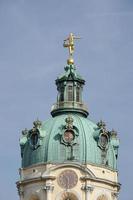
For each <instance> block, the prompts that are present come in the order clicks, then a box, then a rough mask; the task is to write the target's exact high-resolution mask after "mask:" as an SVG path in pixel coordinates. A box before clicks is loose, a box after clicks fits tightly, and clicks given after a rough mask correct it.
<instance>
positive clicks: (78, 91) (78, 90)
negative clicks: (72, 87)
mask: <svg viewBox="0 0 133 200" xmlns="http://www.w3.org/2000/svg"><path fill="white" fill-rule="evenodd" d="M76 101H77V102H79V101H80V88H79V87H77V88H76Z"/></svg>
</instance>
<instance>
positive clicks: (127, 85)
mask: <svg viewBox="0 0 133 200" xmlns="http://www.w3.org/2000/svg"><path fill="white" fill-rule="evenodd" d="M70 32H73V33H74V34H76V35H80V36H81V37H82V39H81V40H80V41H77V42H76V51H75V55H74V57H75V64H76V66H77V69H78V71H79V72H80V74H81V75H82V76H83V77H84V78H85V80H86V86H85V87H84V101H85V102H86V104H87V105H88V107H89V111H90V118H91V119H92V120H93V121H95V122H97V121H99V120H100V119H102V120H104V121H105V122H106V124H107V127H108V129H109V130H110V129H112V128H114V129H115V130H116V131H118V135H119V137H120V142H121V145H120V150H119V163H118V167H119V180H120V182H121V183H122V188H121V192H120V199H121V200H124V199H128V200H132V199H133V192H132V179H133V172H132V166H133V156H132V152H133V147H132V141H133V134H132V124H133V120H132V111H133V109H132V108H133V1H132V0H82V1H81V0H71V1H70V0H67V1H64V0H54V1H52V0H38V1H36V0H0V93H1V95H0V113H1V114H0V122H1V126H0V135H1V145H0V152H1V153H0V160H1V170H0V177H1V182H0V188H1V194H0V199H1V200H4V199H9V197H11V199H14V200H17V199H18V195H17V190H16V188H15V181H17V180H18V179H19V176H18V168H19V167H20V166H21V159H20V149H19V137H20V135H21V131H22V130H23V129H24V128H31V127H32V123H33V121H34V120H35V119H36V118H39V119H40V120H46V119H47V118H49V117H50V109H51V106H52V104H53V103H54V102H55V101H56V94H57V92H56V87H55V84H54V80H55V79H56V77H57V76H58V75H59V74H60V73H62V72H63V68H64V66H65V65H66V59H67V57H68V52H67V50H66V49H63V46H62V44H63V40H64V39H65V38H66V36H67V35H68V34H69V33H70Z"/></svg>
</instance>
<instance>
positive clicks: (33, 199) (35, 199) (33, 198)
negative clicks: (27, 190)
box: [29, 195, 40, 200]
mask: <svg viewBox="0 0 133 200" xmlns="http://www.w3.org/2000/svg"><path fill="white" fill-rule="evenodd" d="M29 200H40V199H39V197H38V196H37V195H32V196H31V197H30V199H29Z"/></svg>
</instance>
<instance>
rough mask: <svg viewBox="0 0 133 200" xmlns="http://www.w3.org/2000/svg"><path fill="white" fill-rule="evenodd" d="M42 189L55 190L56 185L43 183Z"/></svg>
mask: <svg viewBox="0 0 133 200" xmlns="http://www.w3.org/2000/svg"><path fill="white" fill-rule="evenodd" d="M42 190H45V191H53V190H54V186H53V185H43V186H42Z"/></svg>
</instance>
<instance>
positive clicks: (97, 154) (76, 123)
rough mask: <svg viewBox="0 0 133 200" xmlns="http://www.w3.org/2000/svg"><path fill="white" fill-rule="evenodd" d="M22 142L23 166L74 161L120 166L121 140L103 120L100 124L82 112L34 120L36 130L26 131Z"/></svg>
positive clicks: (112, 166) (111, 166) (113, 166)
mask: <svg viewBox="0 0 133 200" xmlns="http://www.w3.org/2000/svg"><path fill="white" fill-rule="evenodd" d="M103 135H104V136H106V137H107V141H106V138H104V137H103ZM112 136H113V137H112ZM20 145H21V154H22V167H28V166H31V165H33V164H40V163H54V164H55V163H64V162H70V161H71V162H78V163H83V164H86V163H92V164H95V165H104V166H106V167H110V168H112V169H116V159H117V152H116V149H118V146H119V142H118V139H117V138H116V137H114V132H113V134H112V133H111V132H107V131H106V129H105V126H104V124H103V123H102V122H100V123H98V125H96V124H95V123H93V122H92V121H91V120H90V119H88V118H86V117H84V116H82V115H80V114H79V113H77V114H76V113H75V114H74V113H67V114H61V115H58V116H55V117H53V118H51V119H49V120H48V121H45V122H43V123H41V122H40V121H36V122H34V127H33V129H31V130H29V131H28V130H25V131H23V135H22V138H21V139H20Z"/></svg>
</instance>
